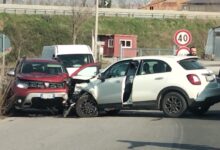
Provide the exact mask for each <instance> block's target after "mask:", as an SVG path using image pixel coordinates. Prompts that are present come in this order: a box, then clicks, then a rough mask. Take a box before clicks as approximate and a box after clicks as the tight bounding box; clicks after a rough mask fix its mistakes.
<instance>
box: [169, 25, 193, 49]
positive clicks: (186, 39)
mask: <svg viewBox="0 0 220 150" xmlns="http://www.w3.org/2000/svg"><path fill="white" fill-rule="evenodd" d="M173 41H174V43H175V44H176V45H178V46H187V45H189V44H190V43H191V42H192V35H191V33H190V31H188V30H186V29H181V30H177V31H176V33H175V34H174V37H173Z"/></svg>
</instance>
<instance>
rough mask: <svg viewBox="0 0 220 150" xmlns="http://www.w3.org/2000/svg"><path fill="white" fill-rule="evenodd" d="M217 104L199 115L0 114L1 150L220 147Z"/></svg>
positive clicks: (218, 149)
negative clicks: (93, 116) (60, 115)
mask: <svg viewBox="0 0 220 150" xmlns="http://www.w3.org/2000/svg"><path fill="white" fill-rule="evenodd" d="M219 124H220V104H217V105H215V106H214V107H212V108H211V110H210V111H209V112H208V113H207V114H206V115H205V116H203V117H196V116H193V115H191V114H186V115H185V116H184V117H183V118H179V119H173V118H165V117H164V116H163V114H162V113H161V112H158V111H123V112H121V113H120V114H119V115H118V116H106V115H103V116H101V117H97V118H74V117H71V118H62V117H59V116H26V117H9V118H5V119H3V120H0V149H1V150H126V149H134V150H145V149H146V150H169V149H173V150H176V149H180V150H220V142H219V138H220V130H219Z"/></svg>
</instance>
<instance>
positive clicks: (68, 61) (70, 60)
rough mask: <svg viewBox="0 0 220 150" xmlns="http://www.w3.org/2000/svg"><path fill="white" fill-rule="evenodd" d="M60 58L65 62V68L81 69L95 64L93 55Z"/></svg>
mask: <svg viewBox="0 0 220 150" xmlns="http://www.w3.org/2000/svg"><path fill="white" fill-rule="evenodd" d="M58 58H59V59H60V60H61V61H62V62H63V65H64V66H65V67H80V66H82V65H84V64H88V63H92V62H93V59H92V55H91V54H72V55H70V54H68V55H58Z"/></svg>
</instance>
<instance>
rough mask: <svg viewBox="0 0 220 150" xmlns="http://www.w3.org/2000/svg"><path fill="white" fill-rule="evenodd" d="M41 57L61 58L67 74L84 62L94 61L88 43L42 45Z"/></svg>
mask: <svg viewBox="0 0 220 150" xmlns="http://www.w3.org/2000/svg"><path fill="white" fill-rule="evenodd" d="M41 57H42V58H45V59H53V58H55V59H56V58H57V59H59V60H61V61H62V62H63V65H64V66H65V67H66V69H67V71H68V73H69V75H71V74H72V73H74V72H75V71H76V70H77V69H78V68H79V67H80V66H82V65H84V64H89V63H94V57H93V53H92V50H91V48H90V47H89V46H88V45H52V46H44V47H43V51H42V56H41Z"/></svg>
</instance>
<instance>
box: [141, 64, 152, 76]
mask: <svg viewBox="0 0 220 150" xmlns="http://www.w3.org/2000/svg"><path fill="white" fill-rule="evenodd" d="M149 73H151V72H150V66H149V64H148V63H144V65H143V70H142V72H141V74H149Z"/></svg>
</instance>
